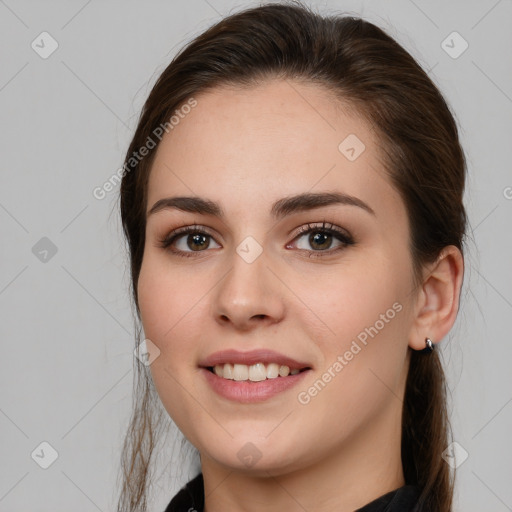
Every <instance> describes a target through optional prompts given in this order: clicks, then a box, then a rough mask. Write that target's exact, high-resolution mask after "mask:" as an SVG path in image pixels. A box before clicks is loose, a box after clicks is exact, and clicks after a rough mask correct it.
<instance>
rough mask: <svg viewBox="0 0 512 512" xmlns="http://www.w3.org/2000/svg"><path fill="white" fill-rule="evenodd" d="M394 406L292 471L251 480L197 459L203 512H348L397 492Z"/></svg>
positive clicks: (397, 415)
mask: <svg viewBox="0 0 512 512" xmlns="http://www.w3.org/2000/svg"><path fill="white" fill-rule="evenodd" d="M395 402H396V403H394V404H392V405H391V406H390V407H388V408H386V409H385V410H384V411H383V412H382V415H381V417H379V418H373V419H372V421H371V422H368V424H367V425H366V427H364V428H361V429H358V430H357V432H356V433H355V434H354V435H352V436H351V437H350V439H345V440H344V442H343V444H342V445H341V446H339V447H337V448H336V449H333V450H332V451H331V452H330V453H329V455H328V456H326V457H323V458H322V459H321V460H320V461H319V462H317V463H316V464H313V465H309V466H307V467H301V468H300V469H295V470H293V471H283V472H280V473H278V472H274V471H272V470H271V469H269V470H268V471H263V473H264V474H263V475H262V474H261V473H262V472H261V471H260V473H259V474H258V476H255V475H253V474H250V473H247V472H238V471H236V470H232V469H231V470H230V469H228V468H225V467H222V466H220V465H218V464H217V463H216V462H215V461H214V460H212V459H210V458H205V457H202V472H203V479H204V490H205V508H204V512H221V511H222V512H226V511H231V510H237V511H243V512H256V511H258V512H259V511H261V510H265V511H266V512H278V511H279V512H282V511H283V510H287V511H289V512H304V510H309V511H315V512H327V511H329V512H332V510H336V511H337V512H353V511H354V510H356V509H358V508H360V507H363V506H364V505H366V504H368V503H370V502H371V501H373V500H374V499H376V498H378V497H379V496H382V495H383V494H386V493H387V492H390V491H392V490H395V489H397V488H399V487H402V486H403V485H405V480H404V475H403V470H402V461H401V456H400V443H401V405H402V404H401V402H400V401H399V400H396V401H395Z"/></svg>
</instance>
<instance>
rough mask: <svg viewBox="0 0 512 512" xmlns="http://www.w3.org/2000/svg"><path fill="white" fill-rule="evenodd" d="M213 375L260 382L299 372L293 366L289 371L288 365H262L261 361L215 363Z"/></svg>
mask: <svg viewBox="0 0 512 512" xmlns="http://www.w3.org/2000/svg"><path fill="white" fill-rule="evenodd" d="M213 371H214V373H215V375H217V376H218V377H222V378H224V379H229V380H236V381H244V380H250V381H251V382H260V381H262V380H265V379H276V378H277V377H279V376H280V377H287V376H288V375H297V373H299V372H300V370H299V369H297V368H295V369H294V370H291V371H290V367H289V366H286V365H281V366H280V365H278V364H277V363H270V364H268V365H266V366H265V365H264V364H263V363H256V364H252V365H250V366H248V365H246V364H230V363H226V364H217V365H215V366H214V367H213Z"/></svg>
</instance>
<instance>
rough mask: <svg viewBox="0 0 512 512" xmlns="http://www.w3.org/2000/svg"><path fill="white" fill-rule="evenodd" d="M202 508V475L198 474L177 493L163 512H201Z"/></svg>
mask: <svg viewBox="0 0 512 512" xmlns="http://www.w3.org/2000/svg"><path fill="white" fill-rule="evenodd" d="M203 508H204V483H203V474H202V473H199V474H198V475H197V476H196V477H194V478H193V479H192V480H190V481H189V482H187V483H186V484H185V485H184V486H183V487H182V488H181V489H180V490H179V491H178V493H177V494H176V495H175V496H174V498H172V500H171V502H170V503H169V505H167V508H166V509H165V511H164V512H203Z"/></svg>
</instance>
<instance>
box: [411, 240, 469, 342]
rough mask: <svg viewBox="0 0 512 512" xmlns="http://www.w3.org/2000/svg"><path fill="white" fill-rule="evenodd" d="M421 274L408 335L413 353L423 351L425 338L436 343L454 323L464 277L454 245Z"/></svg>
mask: <svg viewBox="0 0 512 512" xmlns="http://www.w3.org/2000/svg"><path fill="white" fill-rule="evenodd" d="M424 275H425V278H424V281H423V284H422V285H421V287H420V290H419V292H418V297H417V301H416V304H415V311H414V319H413V324H412V329H411V333H410V335H409V346H410V347H411V348H412V349H414V350H422V349H424V348H425V338H430V339H431V340H432V341H433V342H434V343H438V342H440V341H441V340H442V339H443V338H444V337H445V336H446V334H447V333H448V332H449V331H450V329H451V328H452V326H453V324H454V323H455V319H456V318H457V312H458V310H459V298H460V290H461V287H462V278H463V275H464V259H463V257H462V254H461V252H460V250H459V249H458V248H457V247H455V246H454V245H449V246H447V247H445V248H444V249H443V250H442V251H441V253H440V255H439V257H438V258H437V260H436V261H435V263H433V264H432V265H430V266H429V267H427V269H426V272H425V273H424Z"/></svg>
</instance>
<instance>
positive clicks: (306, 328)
mask: <svg viewBox="0 0 512 512" xmlns="http://www.w3.org/2000/svg"><path fill="white" fill-rule="evenodd" d="M464 182H465V160H464V154H463V151H462V149H461V146H460V144H459V139H458V134H457V127H456V124H455V122H454V119H453V117H452V115H451V113H450V110H449V107H448V106H447V104H446V103H445V101H444V99H443V97H442V95H441V94H440V92H439V91H438V90H437V88H436V87H435V86H434V84H433V83H432V81H431V80H430V79H429V77H428V76H427V75H426V74H425V72H424V71H423V70H422V69H421V68H420V67H419V65H418V64H417V63H416V62H415V61H414V59H413V58H412V57H411V56H410V55H409V54H408V53H407V52H406V51H405V50H404V49H403V48H402V47H401V46H399V45H398V44H397V43H396V42H395V41H394V40H393V39H391V38H390V37H389V36H388V35H386V34H385V33H384V32H383V31H382V30H381V29H379V28H378V27H376V26H374V25H373V24H371V23H369V22H366V21H363V20H361V19H357V18H352V17H328V18H322V17H320V16H319V15H317V14H315V13H313V12H311V11H310V10H309V9H308V8H306V7H303V6H301V5H300V4H272V5H264V6H261V7H257V8H251V9H247V10H245V11H243V12H239V13H236V14H233V15H231V16H229V17H227V18H225V19H224V20H222V21H220V22H219V23H217V24H216V25H215V26H213V27H211V28H210V29H209V30H207V31H206V32H205V33H203V34H202V35H200V36H199V37H197V38H196V39H195V40H193V41H192V42H191V43H189V44H188V45H187V46H186V47H185V48H184V49H183V50H182V51H181V52H180V53H179V54H178V55H177V56H176V57H175V58H174V60H173V62H172V63H171V64H170V65H169V66H168V67H167V69H166V70H165V71H164V72H163V73H162V75H161V76H160V78H159V79H158V81H157V83H156V84H155V86H154V87H153V90H152V91H151V93H150V95H149V98H148V99H147V101H146V103H145V105H144V108H143V112H142V115H141V118H140V121H139V124H138V127H137V130H136V132H135V135H134V137H133V140H132V142H131V144H130V147H129V150H128V153H127V158H126V166H125V173H124V176H123V181H122V186H121V197H120V202H121V214H122V221H123V228H124V232H125V235H126V237H127V240H128V243H129V250H130V260H131V277H132V291H133V298H134V304H135V307H136V311H137V315H138V318H139V320H140V321H141V323H142V327H143V328H144V334H145V341H144V348H145V350H146V353H145V357H146V359H145V364H141V363H140V362H139V361H138V360H137V371H138V372H139V375H138V381H137V383H138V386H139V387H138V390H139V392H140V396H137V397H136V403H135V410H134V414H133V417H132V421H131V424H130V427H129V430H128V434H127V436H126V440H125V446H124V451H123V478H124V479H123V489H122V495H121V498H120V500H119V510H123V511H127V510H145V509H146V498H147V496H146V494H147V492H146V491H147V483H148V482H147V480H148V472H149V468H150V461H151V455H152V452H153V450H154V447H155V444H156V442H157V436H156V432H157V429H158V427H159V425H160V423H159V422H160V420H161V418H158V417H157V414H156V412H155V410H156V409H157V408H156V409H155V410H154V408H155V400H152V399H154V398H155V394H158V399H159V400H160V401H161V403H162V404H163V406H164V408H165V410H166V411H167V413H168V414H169V416H170V417H171V418H172V420H173V421H174V422H175V423H176V425H177V426H178V427H179V429H180V430H181V432H182V433H183V434H184V436H185V437H186V438H187V439H188V440H189V441H190V442H191V444H192V445H193V446H194V447H195V448H196V449H197V450H198V452H199V456H200V460H201V473H200V474H199V475H197V477H196V478H194V479H193V480H191V481H190V482H189V484H188V485H187V486H185V487H183V488H182V489H181V490H180V492H179V493H178V494H177V495H176V496H175V497H174V498H173V499H172V500H171V502H170V503H169V506H168V507H167V509H166V510H167V511H169V512H170V511H178V510H179V511H181V510H184V511H190V510H197V511H201V510H205V511H207V512H216V511H220V510H223V511H226V510H250V511H257V510H287V511H295V510H309V511H327V510H329V511H332V510H336V511H338V512H348V511H353V510H360V511H364V512H377V511H384V510H386V511H412V510H414V511H416V512H418V511H439V512H448V511H450V510H451V503H452V496H453V475H452V474H451V472H450V467H449V465H448V464H447V463H446V462H445V461H444V459H443V452H445V450H446V449H447V447H448V446H449V444H450V441H451V439H450V431H449V423H448V419H447V418H448V415H447V406H446V400H445V380H444V373H443V369H442V366H441V364H440V359H439V356H438V353H437V352H438V351H437V350H436V349H435V346H436V344H437V343H439V342H440V341H441V340H442V339H443V338H444V337H445V336H446V334H447V333H448V332H449V330H450V329H451V327H452V325H453V323H454V321H455V318H456V315H457V311H458V306H459V295H460V288H461V286H462V280H463V268H464V265H463V252H462V251H463V247H462V245H463V238H464V233H465V226H466V213H465V209H464V205H463V202H462V197H463V191H464ZM139 342H140V340H137V343H139ZM141 360H143V358H142V357H141ZM149 372H150V373H149Z"/></svg>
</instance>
